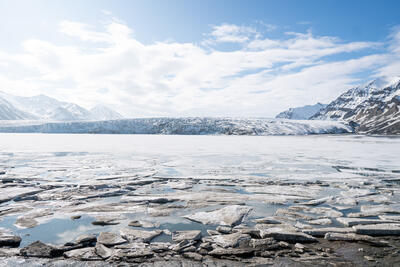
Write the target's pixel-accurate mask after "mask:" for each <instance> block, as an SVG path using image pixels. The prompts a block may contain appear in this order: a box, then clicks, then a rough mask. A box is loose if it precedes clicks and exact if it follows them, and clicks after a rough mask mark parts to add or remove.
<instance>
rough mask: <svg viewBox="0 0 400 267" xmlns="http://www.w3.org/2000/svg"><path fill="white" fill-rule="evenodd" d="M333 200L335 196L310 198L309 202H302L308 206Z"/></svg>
mask: <svg viewBox="0 0 400 267" xmlns="http://www.w3.org/2000/svg"><path fill="white" fill-rule="evenodd" d="M332 200H333V197H324V198H320V199H314V200H310V201H308V202H303V203H301V204H302V205H307V206H318V205H321V204H324V203H325V202H327V201H332Z"/></svg>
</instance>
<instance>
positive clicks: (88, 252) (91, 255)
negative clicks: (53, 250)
mask: <svg viewBox="0 0 400 267" xmlns="http://www.w3.org/2000/svg"><path fill="white" fill-rule="evenodd" d="M64 256H65V257H66V258H72V259H76V260H81V261H98V260H101V259H102V258H101V257H99V255H97V254H96V252H95V249H94V248H93V247H89V248H81V249H75V250H71V251H67V252H65V253H64Z"/></svg>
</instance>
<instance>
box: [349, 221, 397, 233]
mask: <svg viewBox="0 0 400 267" xmlns="http://www.w3.org/2000/svg"><path fill="white" fill-rule="evenodd" d="M353 228H354V229H355V231H356V233H357V234H363V235H371V236H383V235H400V224H390V223H388V224H370V225H356V226H353Z"/></svg>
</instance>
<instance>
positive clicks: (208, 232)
mask: <svg viewBox="0 0 400 267" xmlns="http://www.w3.org/2000/svg"><path fill="white" fill-rule="evenodd" d="M207 234H209V235H219V234H220V232H218V231H215V230H211V229H207Z"/></svg>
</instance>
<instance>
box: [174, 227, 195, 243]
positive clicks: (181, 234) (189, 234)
mask: <svg viewBox="0 0 400 267" xmlns="http://www.w3.org/2000/svg"><path fill="white" fill-rule="evenodd" d="M200 239H201V231H199V230H193V231H175V232H173V233H172V240H173V241H175V242H180V241H182V240H193V241H197V240H200Z"/></svg>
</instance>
